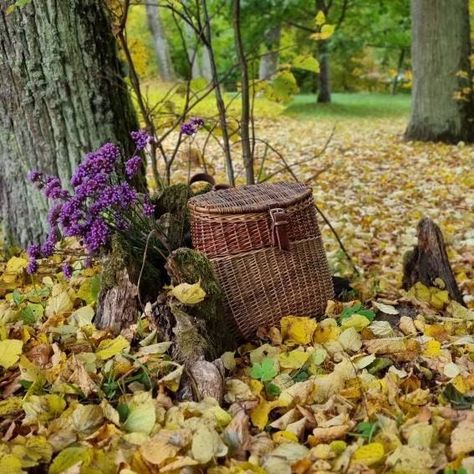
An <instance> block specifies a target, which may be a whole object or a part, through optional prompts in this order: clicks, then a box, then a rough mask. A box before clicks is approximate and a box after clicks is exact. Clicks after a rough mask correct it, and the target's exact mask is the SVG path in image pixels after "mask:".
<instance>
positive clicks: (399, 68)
mask: <svg viewBox="0 0 474 474" xmlns="http://www.w3.org/2000/svg"><path fill="white" fill-rule="evenodd" d="M405 54H406V48H401V49H400V54H399V56H398V64H397V72H396V73H395V77H394V78H393V81H392V90H391V94H392V95H395V94H396V93H397V89H398V82H399V78H400V75H401V73H402V70H403V62H404V61H405Z"/></svg>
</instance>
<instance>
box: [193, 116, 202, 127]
mask: <svg viewBox="0 0 474 474" xmlns="http://www.w3.org/2000/svg"><path fill="white" fill-rule="evenodd" d="M190 123H192V124H193V125H194V126H195V127H197V128H199V127H202V126H203V125H204V120H203V119H202V118H201V117H194V118H192V119H191V120H190Z"/></svg>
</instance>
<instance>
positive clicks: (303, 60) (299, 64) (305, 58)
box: [293, 54, 319, 74]
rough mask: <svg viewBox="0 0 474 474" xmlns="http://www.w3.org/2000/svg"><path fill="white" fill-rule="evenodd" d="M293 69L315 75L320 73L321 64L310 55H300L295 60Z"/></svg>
mask: <svg viewBox="0 0 474 474" xmlns="http://www.w3.org/2000/svg"><path fill="white" fill-rule="evenodd" d="M293 67H294V68H296V69H303V70H304V71H310V72H314V73H316V74H317V73H318V72H319V62H318V60H317V59H316V58H314V57H313V56H310V55H307V54H306V55H303V54H301V55H299V56H296V58H295V59H293Z"/></svg>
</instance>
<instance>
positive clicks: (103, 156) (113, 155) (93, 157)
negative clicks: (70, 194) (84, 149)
mask: <svg viewBox="0 0 474 474" xmlns="http://www.w3.org/2000/svg"><path fill="white" fill-rule="evenodd" d="M119 157H120V149H119V147H118V146H117V145H114V144H113V143H106V144H105V145H102V146H101V147H100V148H99V149H98V150H96V151H94V152H92V153H88V154H87V155H86V158H85V160H84V161H83V162H82V163H81V164H80V165H79V166H78V168H77V170H76V172H75V173H74V175H73V176H72V178H71V184H72V186H73V187H74V188H77V187H78V186H80V185H81V184H83V183H84V182H85V181H88V180H89V179H94V178H97V177H98V175H103V176H108V175H110V173H112V171H114V169H115V165H116V162H117V160H118V158H119Z"/></svg>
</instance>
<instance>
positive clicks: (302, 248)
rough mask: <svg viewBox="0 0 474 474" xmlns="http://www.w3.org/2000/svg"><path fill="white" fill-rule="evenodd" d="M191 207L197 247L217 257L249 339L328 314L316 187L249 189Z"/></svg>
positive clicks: (194, 201)
mask: <svg viewBox="0 0 474 474" xmlns="http://www.w3.org/2000/svg"><path fill="white" fill-rule="evenodd" d="M188 205H189V211H190V215H191V235H192V240H193V245H194V247H195V248H196V249H197V250H199V251H201V252H203V253H204V254H206V255H207V256H208V257H209V258H210V260H211V262H212V264H213V266H214V270H215V272H216V275H217V278H218V280H219V282H220V284H221V286H222V288H223V291H224V295H225V299H226V306H227V310H228V313H229V315H230V316H231V317H232V318H233V320H234V322H235V325H236V328H237V330H238V332H239V334H240V335H241V336H243V337H244V338H248V337H252V336H253V335H254V334H255V331H256V330H257V328H258V327H259V326H266V327H269V326H272V325H274V324H275V323H277V322H278V321H279V320H280V319H281V318H282V317H283V316H287V315H296V316H320V315H322V314H323V313H324V310H325V307H326V303H327V300H328V299H329V298H331V297H332V296H333V288H332V281H331V276H330V273H329V268H328V264H327V260H326V255H325V253H324V248H323V244H322V240H321V234H320V232H319V228H318V224H317V219H316V210H315V207H314V202H313V197H312V193H311V189H310V188H309V187H307V186H304V185H302V184H298V183H279V184H259V185H253V186H242V187H239V188H230V189H225V190H219V191H211V192H209V193H206V194H202V195H199V196H195V197H193V198H191V199H190V200H189V204H188Z"/></svg>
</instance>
